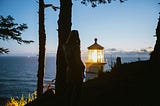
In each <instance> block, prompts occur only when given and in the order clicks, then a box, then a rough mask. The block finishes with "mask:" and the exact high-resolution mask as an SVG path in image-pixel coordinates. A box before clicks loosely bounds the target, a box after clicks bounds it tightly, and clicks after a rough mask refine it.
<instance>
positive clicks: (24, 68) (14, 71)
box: [0, 56, 149, 98]
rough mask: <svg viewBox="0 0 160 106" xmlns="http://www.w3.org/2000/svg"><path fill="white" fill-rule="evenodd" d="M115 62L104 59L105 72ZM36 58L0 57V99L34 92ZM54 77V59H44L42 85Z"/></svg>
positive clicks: (111, 58)
mask: <svg viewBox="0 0 160 106" xmlns="http://www.w3.org/2000/svg"><path fill="white" fill-rule="evenodd" d="M147 59H149V57H141V58H140V60H147ZM115 60H116V58H115V57H108V58H107V59H106V62H107V64H106V66H105V67H106V70H109V69H110V65H111V64H112V63H114V62H115ZM121 60H122V63H125V62H133V61H138V60H139V58H136V57H122V58H121ZM37 70H38V57H36V56H35V57H27V56H1V57H0V97H3V98H10V97H15V98H16V97H21V96H22V94H23V96H25V97H27V96H28V94H29V93H30V94H32V93H33V92H34V91H35V90H36V88H37V87H36V85H37ZM55 76H56V58H55V57H46V68H45V77H44V83H47V82H49V81H51V80H53V79H55Z"/></svg>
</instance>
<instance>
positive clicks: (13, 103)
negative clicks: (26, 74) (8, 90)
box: [5, 91, 37, 106]
mask: <svg viewBox="0 0 160 106" xmlns="http://www.w3.org/2000/svg"><path fill="white" fill-rule="evenodd" d="M36 95H37V93H36V91H35V92H34V93H33V94H32V95H31V94H30V93H29V94H28V98H27V99H25V98H24V96H23V94H22V96H21V98H20V99H15V98H13V97H11V98H10V99H9V100H8V101H7V103H6V105H5V106H25V105H26V104H27V103H30V102H31V101H33V100H35V99H36V98H37V96H36Z"/></svg>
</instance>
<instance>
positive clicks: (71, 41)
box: [64, 30, 85, 106]
mask: <svg viewBox="0 0 160 106" xmlns="http://www.w3.org/2000/svg"><path fill="white" fill-rule="evenodd" d="M64 51H65V59H66V62H67V105H68V106H76V104H77V103H78V100H79V99H80V94H81V87H82V83H83V77H84V68H85V66H84V64H83V62H82V61H81V55H80V54H81V52H80V38H79V34H78V31H77V30H72V31H71V33H70V35H69V37H68V39H67V41H66V44H65V45H64Z"/></svg>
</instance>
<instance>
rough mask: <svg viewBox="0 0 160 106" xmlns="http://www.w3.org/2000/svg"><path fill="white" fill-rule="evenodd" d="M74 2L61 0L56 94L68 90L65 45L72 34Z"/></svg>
mask: <svg viewBox="0 0 160 106" xmlns="http://www.w3.org/2000/svg"><path fill="white" fill-rule="evenodd" d="M71 14H72V0H60V13H59V20H58V39H59V41H58V43H59V44H58V50H57V60H56V69H57V72H56V84H55V88H56V94H64V92H65V90H66V61H65V57H64V51H63V45H64V43H65V42H66V39H67V37H68V36H69V33H70V32H71V25H72V23H71Z"/></svg>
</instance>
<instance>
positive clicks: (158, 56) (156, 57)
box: [150, 17, 160, 63]
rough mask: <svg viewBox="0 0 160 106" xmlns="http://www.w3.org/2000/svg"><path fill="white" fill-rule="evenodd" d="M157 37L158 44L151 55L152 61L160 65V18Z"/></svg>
mask: <svg viewBox="0 0 160 106" xmlns="http://www.w3.org/2000/svg"><path fill="white" fill-rule="evenodd" d="M156 37H157V40H156V44H155V46H154V51H153V52H152V53H151V57H150V60H151V61H153V62H156V63H159V62H160V17H159V20H158V24H157V29H156Z"/></svg>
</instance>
